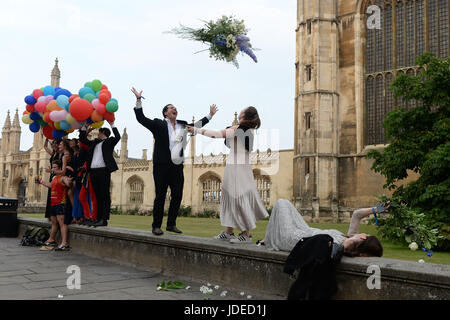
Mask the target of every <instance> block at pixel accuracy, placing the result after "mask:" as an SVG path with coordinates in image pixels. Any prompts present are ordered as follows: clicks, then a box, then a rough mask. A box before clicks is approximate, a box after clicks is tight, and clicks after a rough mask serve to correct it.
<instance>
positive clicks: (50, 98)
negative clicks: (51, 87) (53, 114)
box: [45, 96, 53, 103]
mask: <svg viewBox="0 0 450 320" xmlns="http://www.w3.org/2000/svg"><path fill="white" fill-rule="evenodd" d="M52 100H53V96H45V102H46V103H49V102H50V101H52Z"/></svg>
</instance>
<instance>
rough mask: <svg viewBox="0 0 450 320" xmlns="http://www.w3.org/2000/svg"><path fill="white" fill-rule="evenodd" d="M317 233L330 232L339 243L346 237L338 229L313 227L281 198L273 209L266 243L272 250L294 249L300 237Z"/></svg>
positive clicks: (290, 204) (265, 239)
mask: <svg viewBox="0 0 450 320" xmlns="http://www.w3.org/2000/svg"><path fill="white" fill-rule="evenodd" d="M317 234H328V235H329V236H331V237H332V238H333V241H334V242H336V243H339V244H342V243H343V242H344V241H345V239H346V238H345V237H344V234H343V233H342V232H340V231H338V230H334V229H328V230H322V229H317V228H311V227H310V226H309V225H308V224H307V223H306V221H305V220H304V219H303V217H302V215H301V214H300V213H299V212H298V211H297V209H296V208H295V207H294V206H293V205H292V203H290V202H289V201H288V200H284V199H279V200H277V202H275V205H274V207H273V209H272V214H271V215H270V220H269V224H268V225H267V229H266V237H265V238H264V244H265V245H266V247H267V248H268V249H270V250H281V251H292V249H294V247H295V245H296V244H297V242H299V241H300V239H302V238H305V237H312V236H314V235H317Z"/></svg>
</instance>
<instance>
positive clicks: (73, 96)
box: [69, 94, 79, 103]
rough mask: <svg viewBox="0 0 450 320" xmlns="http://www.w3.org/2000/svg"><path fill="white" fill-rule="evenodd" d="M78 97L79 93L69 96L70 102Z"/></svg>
mask: <svg viewBox="0 0 450 320" xmlns="http://www.w3.org/2000/svg"><path fill="white" fill-rule="evenodd" d="M78 97H79V95H77V94H73V95H71V96H70V98H69V103H71V102H72V101H73V100H75V99H76V98H78Z"/></svg>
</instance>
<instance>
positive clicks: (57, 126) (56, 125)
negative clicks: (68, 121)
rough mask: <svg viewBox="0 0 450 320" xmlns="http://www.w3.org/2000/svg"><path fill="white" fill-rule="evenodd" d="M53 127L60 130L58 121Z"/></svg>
mask: <svg viewBox="0 0 450 320" xmlns="http://www.w3.org/2000/svg"><path fill="white" fill-rule="evenodd" d="M55 128H56V129H58V130H61V126H60V125H59V121H58V122H55Z"/></svg>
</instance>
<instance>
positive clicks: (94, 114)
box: [91, 110, 103, 122]
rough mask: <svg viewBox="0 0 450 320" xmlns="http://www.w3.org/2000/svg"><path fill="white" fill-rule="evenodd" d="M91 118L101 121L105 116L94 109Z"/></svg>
mask: <svg viewBox="0 0 450 320" xmlns="http://www.w3.org/2000/svg"><path fill="white" fill-rule="evenodd" d="M91 119H92V121H94V122H99V121H102V120H103V116H102V115H101V114H99V113H98V112H97V111H96V110H94V111H93V112H92V114H91Z"/></svg>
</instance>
